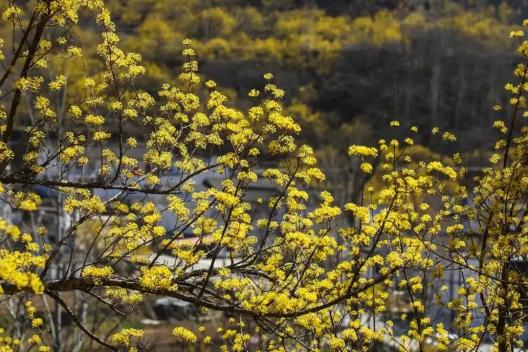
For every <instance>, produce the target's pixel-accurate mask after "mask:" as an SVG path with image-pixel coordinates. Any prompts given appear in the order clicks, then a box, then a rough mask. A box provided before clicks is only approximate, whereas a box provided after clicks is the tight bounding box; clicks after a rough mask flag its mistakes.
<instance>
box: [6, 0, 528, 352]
mask: <svg viewBox="0 0 528 352" xmlns="http://www.w3.org/2000/svg"><path fill="white" fill-rule="evenodd" d="M189 4H190V3H189ZM162 5H163V3H162V4H161V5H160V6H162ZM165 5H166V6H168V5H167V4H165ZM269 5H270V6H272V5H273V2H269ZM3 6H4V8H3V9H2V20H3V22H4V23H5V26H3V27H2V31H3V33H5V34H3V41H2V42H1V43H2V47H3V49H2V52H1V55H0V58H1V60H2V64H3V66H2V73H1V76H0V89H1V90H2V93H1V110H0V118H1V123H2V124H1V128H0V131H1V141H2V142H1V144H0V169H1V173H0V182H1V185H2V189H1V191H2V192H1V195H2V196H1V200H2V204H3V205H4V207H3V216H2V219H1V221H0V230H1V235H2V237H1V243H0V246H1V247H0V248H1V249H0V288H1V293H2V305H1V307H0V309H1V310H2V320H1V321H0V324H2V327H3V329H2V330H1V333H2V337H1V339H0V348H1V349H2V350H4V351H30V350H39V351H50V350H56V351H63V350H75V351H83V350H94V349H97V348H102V349H106V350H114V351H142V350H145V351H147V350H151V349H154V348H156V344H157V343H158V342H159V341H156V340H153V339H152V338H149V336H148V335H147V334H146V333H145V330H144V329H143V328H142V326H141V325H140V324H139V323H140V320H141V314H142V312H141V311H140V308H141V307H142V306H141V305H142V303H141V302H142V301H145V302H146V301H147V300H148V299H149V298H150V297H151V296H157V297H172V298H177V299H179V300H181V301H184V302H188V303H190V304H192V305H195V306H196V307H199V308H201V309H202V311H203V312H205V311H207V310H209V311H222V312H225V313H226V315H228V316H229V317H230V318H229V319H226V322H225V324H224V326H216V330H215V331H214V332H211V331H208V330H207V329H206V328H205V327H204V328H197V329H192V327H191V326H189V325H181V326H171V330H172V334H173V335H174V336H173V337H172V343H171V346H170V348H173V349H176V348H181V349H190V350H193V349H194V350H199V349H208V348H209V349H213V350H215V349H219V348H220V349H223V350H233V351H244V350H257V349H260V350H273V351H294V350H298V351H305V350H334V351H345V350H350V349H352V350H373V349H374V350H376V349H381V348H385V347H381V346H380V345H381V344H384V345H385V346H392V347H394V348H398V349H401V350H405V351H406V350H409V351H411V350H412V351H414V350H419V351H425V350H428V349H431V348H432V349H436V350H457V351H471V350H476V349H478V348H479V346H481V345H482V344H483V343H485V342H486V343H487V342H488V341H492V343H494V344H495V345H496V347H497V348H498V350H499V351H501V352H503V351H504V352H505V351H509V350H511V349H512V348H513V347H515V346H520V345H522V339H521V337H522V336H521V335H522V333H523V323H524V319H525V316H526V308H525V307H524V305H525V301H524V297H523V292H525V287H526V285H527V284H528V282H527V278H528V276H527V273H526V272H525V271H524V269H523V266H522V263H525V262H526V258H525V256H526V253H525V252H526V250H525V248H526V245H525V244H526V241H527V239H526V236H527V231H526V229H527V228H528V227H527V226H526V221H528V216H527V212H528V211H527V210H526V209H527V205H526V204H527V203H526V200H527V194H526V189H527V188H526V185H527V179H528V176H527V173H528V166H527V163H526V153H527V152H526V151H527V150H528V149H527V146H526V143H527V138H526V133H527V132H528V131H527V129H526V127H525V125H526V122H525V120H523V119H524V117H522V116H524V115H525V114H527V113H526V112H525V111H524V110H525V109H526V98H525V94H526V91H527V89H526V78H527V77H528V76H527V73H526V65H525V64H524V63H523V64H519V65H518V66H517V67H516V69H515V77H516V78H517V79H518V82H514V83H511V84H508V85H507V86H506V89H507V90H508V91H509V92H511V95H512V96H511V99H510V101H509V105H510V108H501V107H500V106H496V107H495V110H496V111H497V113H499V114H503V113H505V112H509V113H511V115H510V118H509V119H508V120H507V121H502V120H497V121H496V122H495V123H494V124H493V125H494V127H496V128H497V129H498V130H499V132H500V133H501V134H503V135H504V138H502V137H501V138H500V139H499V141H498V142H497V144H496V146H495V152H494V153H493V155H492V156H491V158H490V162H491V165H490V167H486V168H484V169H482V170H479V171H480V172H479V173H478V174H479V176H477V179H476V180H475V181H474V182H475V185H474V186H467V185H466V180H467V177H468V176H467V175H468V172H470V171H471V170H469V169H468V168H466V167H464V166H463V164H464V162H463V160H462V158H461V156H460V154H454V155H453V156H452V157H449V158H447V157H445V156H442V155H438V154H435V153H432V152H431V151H429V150H428V149H426V148H423V147H420V146H418V145H415V142H414V139H413V138H414V136H418V135H419V134H420V133H421V132H420V130H419V128H418V127H415V126H412V127H411V128H410V129H407V128H405V129H404V128H403V126H400V123H399V122H398V121H396V120H394V121H391V122H390V124H389V125H390V130H391V136H390V137H389V138H388V139H382V140H380V141H379V145H378V146H377V147H369V146H363V145H352V146H350V148H349V150H348V152H349V154H350V156H352V157H353V158H354V159H353V161H352V162H351V164H352V165H357V171H356V172H357V173H356V176H355V177H354V179H359V181H357V182H356V181H353V182H356V183H359V184H360V186H359V187H357V189H358V192H356V195H357V197H356V198H357V200H356V199H354V200H353V201H352V202H350V200H349V203H347V204H346V205H345V206H344V207H343V208H341V207H338V206H336V205H335V204H334V200H333V197H332V195H331V193H330V192H327V191H324V190H322V189H321V186H322V185H323V181H324V180H325V175H324V173H323V172H322V171H321V170H320V169H319V168H318V167H317V160H316V158H315V156H314V151H313V150H312V148H310V147H309V146H307V145H303V144H299V143H298V142H297V141H296V136H297V135H298V134H299V132H300V130H301V128H300V126H299V124H298V123H297V122H295V120H294V119H293V118H292V117H290V116H289V115H288V113H287V111H288V110H287V109H286V108H284V107H283V104H282V100H283V97H284V91H283V90H282V89H281V88H279V87H278V85H277V84H276V82H275V80H274V77H273V75H271V74H266V75H264V80H265V83H264V87H263V89H261V90H257V89H252V90H250V91H249V92H247V94H248V96H249V98H250V99H249V100H250V101H251V102H252V103H251V105H250V106H248V107H247V108H246V109H237V108H235V107H233V105H232V104H230V102H229V99H228V97H227V95H226V94H223V93H222V92H221V91H220V90H219V89H218V88H217V85H216V83H215V82H214V81H212V80H203V79H202V77H201V76H200V74H199V72H198V62H197V60H196V58H195V52H194V49H193V47H192V45H191V42H190V41H189V40H183V53H182V54H183V58H184V60H183V65H182V69H181V72H180V74H179V75H178V77H177V80H176V79H175V80H174V82H171V83H170V84H169V83H162V82H159V87H160V88H159V89H157V93H155V94H154V93H152V90H154V88H153V87H149V90H147V89H145V88H144V85H143V84H142V82H141V80H142V77H143V75H144V74H145V72H146V68H145V67H144V66H143V65H142V62H141V56H140V55H138V54H135V53H132V52H127V51H125V50H123V49H122V48H121V47H120V39H119V36H118V34H117V30H116V25H115V24H114V22H113V21H112V19H111V16H110V12H109V11H108V9H107V8H106V7H105V4H104V3H103V2H102V1H99V0H64V1H62V0H61V1H53V0H39V1H37V2H35V3H24V2H21V3H20V4H18V3H15V2H14V1H9V2H8V3H7V4H6V5H3ZM136 15H138V14H136ZM203 16H204V17H203V18H202V20H203V21H204V22H203V23H202V24H201V25H199V26H198V27H197V30H199V31H204V32H207V33H213V32H215V31H221V32H222V31H227V32H229V31H230V30H231V29H230V28H231V27H232V21H230V20H229V18H228V17H226V16H225V14H222V13H221V12H219V11H208V12H207V16H206V15H205V14H203ZM90 21H95V22H96V23H97V26H98V27H97V28H98V30H97V31H96V34H94V33H91V34H88V35H94V36H96V37H97V38H99V43H98V44H97V45H96V46H92V47H90V48H87V49H86V50H85V49H83V47H82V45H81V41H82V39H83V37H82V33H81V31H82V28H83V27H82V26H84V25H86V23H88V22H90ZM526 24H528V22H525V25H526ZM160 26H163V25H160ZM511 36H512V37H514V38H517V39H519V40H520V47H519V53H520V54H522V57H523V60H525V59H526V58H527V57H528V42H525V41H523V39H522V38H523V36H524V33H523V32H522V31H513V32H512V33H511ZM153 48H157V49H160V50H163V48H160V47H159V46H157V45H154V46H153ZM92 51H93V53H94V54H96V55H97V56H94V55H90V53H91V52H92ZM85 52H88V53H85ZM149 82H150V83H149V84H151V83H152V82H153V80H152V77H151V78H150V79H149ZM290 109H294V110H295V109H297V111H304V112H303V114H304V115H305V116H307V117H309V116H310V115H311V113H310V111H309V110H306V109H305V108H303V107H302V105H299V106H297V107H295V106H292V107H291V108H290ZM306 121H309V119H307V120H306ZM431 134H432V135H441V137H442V139H443V140H445V142H454V141H455V140H456V137H455V136H454V135H453V134H452V133H450V132H447V131H444V132H439V129H438V128H434V129H433V131H432V132H431ZM322 155H325V154H322ZM326 155H331V153H329V154H326ZM326 162H327V163H328V164H330V165H331V164H332V162H331V161H328V160H326ZM206 178H207V180H208V182H204V181H205V179H206ZM263 181H264V182H266V184H267V185H269V188H271V189H272V194H271V195H270V196H269V197H267V198H264V199H252V196H251V190H252V187H253V186H257V187H258V186H259V182H263ZM339 182H340V181H339ZM346 182H348V181H346ZM204 184H207V187H204V186H203V185H204ZM469 187H471V188H469ZM354 188H356V187H354ZM323 189H324V188H323ZM48 198H53V199H55V200H56V209H55V211H56V213H55V214H56V215H55V216H56V217H57V218H58V219H59V221H58V225H57V226H55V227H50V226H46V223H45V222H44V221H43V220H42V218H41V217H40V215H41V214H42V213H43V207H44V203H45V201H46V199H48ZM345 218H346V220H348V221H346V222H345V221H344V220H345ZM204 264H205V265H204ZM450 272H455V273H457V275H458V278H459V279H460V280H459V281H460V282H459V283H458V284H456V285H455V283H453V282H452V280H451V279H450V278H451V276H450V275H448V274H449V273H450ZM452 289H454V290H455V291H456V292H451V294H450V295H445V294H443V293H442V292H445V291H450V290H452ZM396 293H398V294H400V293H403V296H404V297H405V302H402V303H400V304H399V305H398V306H397V308H400V309H401V312H400V313H401V314H397V315H398V316H397V319H394V317H393V316H391V313H394V312H393V311H394V309H393V308H394V307H391V304H392V303H391V300H392V299H393V297H394V296H395V294H396ZM400 296H401V295H400ZM144 305H147V303H144ZM94 306H98V307H99V309H93V307H94ZM442 310H447V311H448V312H449V313H450V315H451V317H450V319H449V320H447V321H446V320H445V319H440V318H439V315H438V313H439V312H441V311H442ZM393 315H394V314H393ZM67 320H68V321H69V322H70V324H67V323H66V321H67ZM396 320H398V322H397V321H396ZM112 324H113V325H112ZM134 324H135V325H134ZM402 326H403V327H404V328H403V330H402V329H401V327H402ZM208 346H210V347H208Z"/></svg>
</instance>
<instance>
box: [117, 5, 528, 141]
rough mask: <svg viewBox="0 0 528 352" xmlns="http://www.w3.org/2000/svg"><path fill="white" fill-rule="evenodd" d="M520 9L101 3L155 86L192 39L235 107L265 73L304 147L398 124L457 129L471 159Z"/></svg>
mask: <svg viewBox="0 0 528 352" xmlns="http://www.w3.org/2000/svg"><path fill="white" fill-rule="evenodd" d="M524 6H526V5H525V3H524V2H522V1H516V2H509V3H508V2H501V1H412V0H410V1H388V0H387V1H381V0H380V1H271V0H269V1H235V0H232V1H222V2H221V4H220V2H219V1H214V0H191V1H187V0H185V1H173V0H170V1H169V0H162V1H157V0H132V1H120V0H113V1H112V2H111V4H110V8H111V9H112V11H113V16H114V17H115V19H116V21H117V23H119V24H121V28H124V30H125V31H126V33H124V38H125V39H124V41H125V43H126V46H127V47H128V48H129V49H131V50H134V51H136V52H139V53H141V54H142V55H143V56H144V59H145V61H146V63H147V69H148V72H147V74H148V75H149V76H150V77H151V78H152V82H155V81H156V80H159V79H164V80H169V81H170V80H173V81H174V80H175V77H176V74H175V70H176V69H177V67H178V66H179V64H180V62H179V60H180V59H179V56H178V53H179V52H180V50H181V41H182V39H183V38H184V37H190V38H193V39H194V40H195V42H196V47H197V50H198V52H197V54H198V57H199V60H200V63H201V66H202V70H203V72H204V74H205V75H207V76H209V77H211V78H213V79H215V80H217V81H218V82H219V83H220V84H221V85H223V86H224V87H226V88H230V89H232V94H233V95H236V96H237V97H238V98H239V99H245V97H246V94H247V92H248V91H249V89H250V88H251V87H253V86H254V85H255V83H256V82H257V81H258V79H259V77H260V76H261V75H262V73H264V72H266V71H267V70H270V68H271V69H272V70H273V71H274V73H276V76H277V77H278V78H279V81H280V83H281V84H282V86H283V87H284V88H285V90H286V91H287V92H288V96H287V100H288V102H289V104H290V109H291V111H292V113H294V114H295V115H297V116H298V118H300V120H301V121H302V122H304V123H303V125H304V126H303V127H304V128H303V131H304V133H305V136H304V137H306V138H307V139H309V140H310V141H311V142H312V143H315V144H328V143H332V142H337V145H340V144H342V143H341V141H340V138H337V139H336V138H335V137H336V135H335V132H336V131H339V130H343V131H345V133H344V134H346V135H347V137H343V138H349V136H350V133H349V132H350V131H349V130H350V129H351V128H352V129H361V131H362V132H361V133H360V134H361V135H363V136H369V135H370V134H373V135H376V134H377V132H376V131H378V130H379V129H380V128H382V126H386V122H387V121H388V120H389V119H391V118H393V117H398V118H399V119H401V120H402V121H405V123H408V124H409V125H411V124H417V125H418V126H420V127H424V128H425V129H429V127H430V126H432V125H439V126H440V127H442V128H447V129H450V130H454V131H456V132H460V133H462V134H463V135H464V136H467V137H470V138H471V140H472V141H474V144H473V145H471V146H469V145H468V146H467V147H469V149H470V150H473V149H474V148H473V147H474V146H479V145H482V143H486V142H488V141H490V140H491V139H490V138H489V137H490V136H489V135H488V134H487V133H486V132H484V131H482V130H480V129H479V128H478V127H475V126H476V125H478V126H487V125H488V123H489V122H491V121H493V116H492V115H493V112H492V110H491V106H493V105H494V104H496V103H497V102H498V100H499V96H500V89H498V88H497V87H499V88H500V87H501V86H502V85H504V83H505V82H506V79H507V77H508V74H509V72H510V70H511V66H512V63H513V57H512V56H509V54H507V55H505V54H504V53H505V52H508V51H506V50H504V49H505V45H506V44H505V43H504V41H503V40H502V38H503V37H504V35H507V33H508V32H509V30H510V29H511V28H510V27H511V26H510V24H511V23H518V22H519V18H520V17H521V16H522V12H523V9H524ZM127 37H128V38H129V39H128V40H127V39H126V38H127ZM492 67H493V69H491V68H492ZM240 82H243V83H242V84H243V85H241V83H240ZM157 88H158V87H155V86H153V87H152V90H155V89H157ZM477 122H479V123H478V124H477ZM329 131H332V132H333V133H332V136H333V137H334V138H332V139H331V140H330V139H329V138H328V136H329V134H328V132H329ZM365 132H366V133H365ZM422 142H424V141H422Z"/></svg>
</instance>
